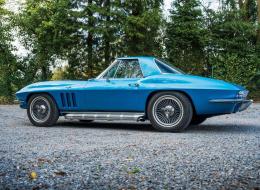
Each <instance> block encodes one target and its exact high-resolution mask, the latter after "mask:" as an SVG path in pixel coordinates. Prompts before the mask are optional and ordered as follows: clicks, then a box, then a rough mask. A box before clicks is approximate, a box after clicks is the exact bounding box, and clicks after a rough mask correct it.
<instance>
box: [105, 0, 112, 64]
mask: <svg viewBox="0 0 260 190" xmlns="http://www.w3.org/2000/svg"><path fill="white" fill-rule="evenodd" d="M105 6H106V14H107V16H106V32H105V36H104V37H105V38H104V43H105V50H104V51H105V52H104V54H105V65H106V66H108V65H109V64H110V51H111V50H110V40H109V22H110V0H107V1H106V4H105Z"/></svg>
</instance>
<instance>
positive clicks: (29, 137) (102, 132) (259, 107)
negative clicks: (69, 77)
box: [0, 104, 260, 189]
mask: <svg viewBox="0 0 260 190" xmlns="http://www.w3.org/2000/svg"><path fill="white" fill-rule="evenodd" d="M31 172H36V173H35V174H37V177H36V176H33V175H30V174H31ZM259 187H260V104H253V105H252V106H251V107H250V108H249V109H248V110H247V111H244V112H241V113H237V114H233V115H225V116H219V117H214V118H210V119H208V120H207V121H206V122H205V123H203V124H202V125H200V126H191V127H190V128H189V129H188V130H186V131H185V132H183V133H161V132H157V131H155V130H153V129H152V127H151V126H150V124H148V123H145V124H143V123H137V124H136V123H110V122H95V123H89V124H84V123H79V122H72V121H65V120H63V119H60V121H59V123H58V124H57V125H56V126H54V127H50V128H39V127H33V126H31V124H30V123H29V121H28V119H27V117H26V112H25V110H22V109H20V108H18V106H0V189H198V188H201V189H259Z"/></svg>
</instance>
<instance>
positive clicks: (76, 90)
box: [16, 56, 245, 115]
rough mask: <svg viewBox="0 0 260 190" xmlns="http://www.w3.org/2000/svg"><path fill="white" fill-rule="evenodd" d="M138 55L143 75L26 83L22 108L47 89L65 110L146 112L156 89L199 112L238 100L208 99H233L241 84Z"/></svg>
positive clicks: (230, 108)
mask: <svg viewBox="0 0 260 190" xmlns="http://www.w3.org/2000/svg"><path fill="white" fill-rule="evenodd" d="M118 59H138V61H139V63H140V66H141V69H142V72H143V75H144V78H141V79H109V80H106V79H98V78H97V79H91V80H88V81H49V82H39V83H35V84H31V85H28V86H26V87H24V88H23V89H21V90H20V91H18V92H17V93H16V96H17V98H18V100H19V101H20V102H21V107H22V108H27V107H28V98H29V96H30V95H31V94H33V93H48V94H50V95H51V96H52V97H53V98H54V99H55V101H56V103H57V106H58V108H59V110H60V112H66V111H133V112H135V111H138V112H145V110H146V104H147V101H148V98H149V97H150V95H151V94H153V93H156V92H158V91H180V92H183V93H185V94H186V95H187V96H188V97H189V98H190V99H191V101H192V103H193V105H194V109H195V111H196V113H197V114H198V115H201V114H209V115H219V114H226V113H233V112H236V111H237V110H238V109H237V106H238V103H236V102H233V103H232V102H229V103H215V102H211V101H210V100H215V99H234V98H237V94H238V93H239V92H240V91H243V90H245V89H244V88H243V87H241V86H238V85H234V84H231V83H227V82H224V81H221V80H215V79H210V78H204V77H199V76H193V75H186V74H165V73H162V72H161V71H160V69H159V68H158V66H157V65H156V63H155V62H154V59H155V58H154V57H141V56H140V57H139V56H138V57H126V58H118Z"/></svg>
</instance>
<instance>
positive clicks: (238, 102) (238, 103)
mask: <svg viewBox="0 0 260 190" xmlns="http://www.w3.org/2000/svg"><path fill="white" fill-rule="evenodd" d="M209 102H211V103H221V104H232V105H233V106H234V108H233V113H235V112H240V111H244V110H246V109H247V108H248V107H249V106H250V105H251V104H252V103H253V100H245V99H213V100H210V101H209Z"/></svg>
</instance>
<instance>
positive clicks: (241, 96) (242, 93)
mask: <svg viewBox="0 0 260 190" xmlns="http://www.w3.org/2000/svg"><path fill="white" fill-rule="evenodd" d="M247 95H248V91H247V90H242V91H239V92H238V94H237V98H239V99H244V98H246V97H247Z"/></svg>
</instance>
